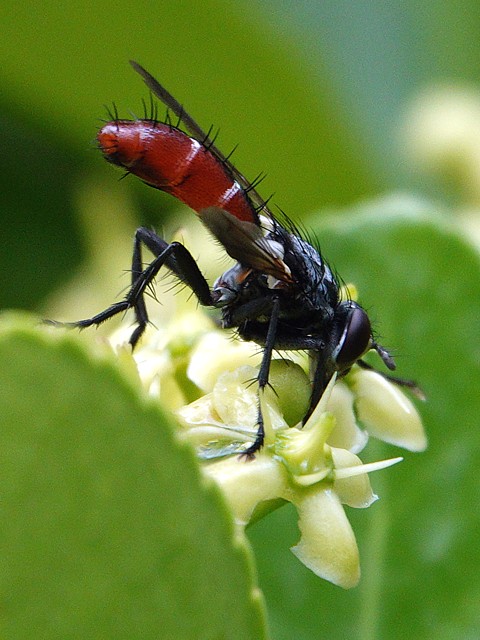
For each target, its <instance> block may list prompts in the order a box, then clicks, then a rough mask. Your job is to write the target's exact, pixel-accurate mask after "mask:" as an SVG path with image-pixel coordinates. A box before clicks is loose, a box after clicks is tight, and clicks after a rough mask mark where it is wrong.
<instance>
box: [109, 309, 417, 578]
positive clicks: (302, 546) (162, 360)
mask: <svg viewBox="0 0 480 640" xmlns="http://www.w3.org/2000/svg"><path fill="white" fill-rule="evenodd" d="M177 302H179V300H178V299H177ZM126 331H127V329H121V330H120V331H119V332H117V334H116V335H115V336H114V337H113V338H112V341H113V342H114V344H116V345H117V346H118V345H121V344H122V343H124V341H125V338H126V336H127V335H128V334H126V333H125V332H126ZM120 351H122V348H121V347H120ZM123 353H124V354H126V351H125V350H123ZM287 355H288V359H287V358H279V359H278V360H274V361H273V362H272V366H271V372H270V382H271V385H270V387H267V388H266V390H265V391H264V392H263V393H262V394H261V398H260V402H261V408H262V414H263V416H264V421H265V430H266V438H265V446H264V447H263V449H262V450H261V451H259V452H258V453H257V454H256V455H255V459H254V460H251V461H246V460H245V459H244V457H243V459H242V456H241V455H238V454H241V453H242V452H244V451H245V449H246V448H248V446H249V444H251V443H252V441H253V440H254V438H255V435H256V430H257V419H258V402H259V399H258V388H257V385H256V384H254V381H255V380H256V378H257V374H258V366H259V363H260V358H261V353H260V351H259V348H258V347H257V346H256V345H254V344H252V343H245V342H241V341H239V340H235V339H234V337H233V336H232V335H231V334H229V333H228V332H225V331H220V330H218V329H216V328H215V327H214V325H213V323H212V321H211V320H210V319H209V318H208V317H207V316H206V315H205V314H204V313H203V312H202V311H200V310H198V309H196V308H193V304H192V303H189V302H188V301H186V300H184V301H183V302H181V301H180V306H179V308H178V309H177V313H176V314H175V316H174V317H173V318H172V320H171V322H170V324H169V325H167V326H163V327H162V328H160V329H153V328H152V329H149V330H148V331H147V334H146V336H145V338H144V339H143V341H142V344H141V345H140V346H139V348H138V349H137V350H136V352H135V354H134V359H135V362H136V365H137V367H138V371H139V374H140V377H141V379H142V382H143V384H144V385H145V386H146V388H147V389H148V391H149V392H150V393H151V394H153V395H155V396H157V397H159V398H160V399H161V400H162V402H163V403H164V404H166V405H167V406H168V407H170V408H171V409H172V410H174V411H175V412H176V415H177V417H178V421H179V436H180V438H182V439H183V440H185V441H188V442H189V443H190V444H192V445H193V446H194V447H195V449H196V451H197V454H198V457H199V458H200V459H201V460H202V467H203V469H204V472H205V474H206V475H207V476H208V477H209V478H211V479H213V480H214V481H215V482H216V483H217V484H218V486H219V487H220V488H221V490H222V492H223V493H224V495H225V497H226V500H227V502H228V503H229V505H230V507H231V509H232V511H233V514H234V517H235V520H236V522H237V524H238V525H239V526H241V527H244V526H246V525H248V524H249V523H250V522H252V521H255V520H257V519H258V518H259V517H261V516H263V515H264V514H265V513H266V512H268V511H270V510H272V509H273V508H276V507H277V506H278V505H280V504H282V503H284V502H286V501H288V502H291V503H292V504H293V505H294V506H295V508H296V510H297V512H298V518H299V520H298V525H299V529H300V532H301V538H300V541H299V542H298V544H297V545H296V546H294V547H293V548H292V551H293V553H294V554H295V555H296V556H297V557H298V558H299V559H300V560H301V562H303V563H304V564H305V565H306V566H307V567H308V568H309V569H311V570H312V571H313V572H314V573H316V574H317V575H319V576H321V577H323V578H325V579H327V580H329V581H331V582H333V583H335V584H337V585H340V586H342V587H344V588H349V587H352V586H355V585H356V584H357V582H358V580H359V577H360V568H359V566H360V565H359V554H358V548H357V544H356V540H355V535H354V533H353V531H352V528H351V526H350V523H349V521H348V519H347V517H346V515H345V511H344V508H343V506H344V505H348V506H350V507H357V508H365V507H368V506H369V505H371V504H372V503H373V502H374V501H375V500H376V499H377V496H376V495H375V494H374V493H373V491H372V488H371V486H370V482H369V479H368V473H369V472H371V471H375V470H378V469H383V468H385V467H388V466H390V465H392V464H395V463H396V462H398V461H400V460H401V458H393V459H390V460H383V461H380V462H375V463H369V464H363V463H362V461H361V460H360V458H359V457H358V454H359V453H360V452H361V451H362V450H363V449H364V447H365V446H366V444H367V442H368V437H369V435H372V436H375V437H377V438H381V439H382V440H384V441H386V442H389V443H393V444H396V445H398V446H401V447H404V448H406V449H409V450H411V451H421V450H423V449H424V448H425V447H426V438H425V434H424V431H423V427H422V424H421V421H420V418H419V416H418V413H417V411H416V409H415V407H414V406H413V404H412V403H411V402H410V400H409V399H408V398H407V397H406V396H405V395H404V394H403V393H402V391H400V389H399V388H398V386H396V385H394V384H392V383H391V382H389V381H388V380H387V379H386V378H384V377H383V376H382V375H380V374H379V373H376V372H375V371H371V370H365V369H362V368H360V367H358V366H354V367H353V368H352V370H351V371H350V373H349V374H348V375H346V376H344V377H343V378H342V379H340V380H337V379H335V378H333V379H332V380H331V382H330V384H329V385H328V388H327V389H326V391H325V393H324V395H323V397H322V399H321V401H320V402H319V404H318V406H317V407H316V409H315V411H314V412H313V414H312V415H311V416H310V418H309V420H308V421H307V423H306V424H305V425H304V426H303V427H302V425H301V419H302V416H303V415H304V413H305V411H306V408H307V406H308V399H309V394H310V383H309V379H308V376H307V374H306V373H305V371H306V370H307V368H308V367H307V364H308V363H307V360H306V357H305V356H304V355H303V354H298V353H296V352H294V353H289V354H287ZM292 357H293V359H290V358H292ZM360 424H361V425H362V427H361V426H360Z"/></svg>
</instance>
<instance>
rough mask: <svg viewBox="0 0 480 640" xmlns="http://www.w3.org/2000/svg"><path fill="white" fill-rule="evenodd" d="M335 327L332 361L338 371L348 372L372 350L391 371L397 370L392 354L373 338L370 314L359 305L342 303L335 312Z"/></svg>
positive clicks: (350, 302)
mask: <svg viewBox="0 0 480 640" xmlns="http://www.w3.org/2000/svg"><path fill="white" fill-rule="evenodd" d="M335 325H336V331H334V332H333V345H332V347H333V350H332V360H333V363H334V365H335V368H336V370H337V371H339V372H340V373H342V372H346V371H348V370H349V369H350V367H352V366H353V365H354V364H355V363H356V362H357V361H358V360H360V358H361V357H362V356H363V355H365V353H366V352H367V351H369V350H370V349H375V351H376V352H377V353H378V355H379V356H380V358H381V359H382V360H383V362H384V363H385V365H386V366H387V367H388V368H389V369H390V370H393V369H395V362H394V360H393V358H392V356H391V355H390V353H389V352H388V351H387V350H386V349H385V348H384V347H382V346H381V345H379V344H378V343H377V342H376V341H375V339H374V338H373V334H372V326H371V324H370V319H369V317H368V314H367V312H366V311H365V309H363V308H362V307H361V306H360V305H359V304H358V303H356V302H354V301H353V300H346V301H343V302H340V304H339V305H338V307H337V309H336V311H335Z"/></svg>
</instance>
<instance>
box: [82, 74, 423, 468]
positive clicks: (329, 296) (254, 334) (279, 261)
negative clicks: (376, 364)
mask: <svg viewBox="0 0 480 640" xmlns="http://www.w3.org/2000/svg"><path fill="white" fill-rule="evenodd" d="M131 64H132V66H133V68H134V69H135V71H136V72H137V73H139V74H140V75H141V76H142V78H143V80H144V81H145V83H146V85H147V86H148V88H149V89H150V90H151V92H152V93H153V94H154V95H155V96H157V98H159V99H160V100H161V101H162V102H163V103H164V104H165V105H166V107H167V108H168V110H169V111H170V112H172V113H173V114H174V115H175V116H176V117H177V118H178V120H179V123H180V122H182V123H183V127H184V129H185V130H186V131H187V133H185V132H184V131H183V130H182V129H180V128H179V126H174V125H173V124H171V123H170V122H166V123H164V122H159V121H157V120H156V119H142V120H120V119H117V118H116V119H115V120H113V121H112V122H108V123H107V124H105V126H103V127H102V129H101V130H100V131H99V133H98V135H97V140H98V144H99V147H100V149H101V151H102V153H103V155H104V157H105V158H106V160H108V161H109V162H111V163H112V164H115V165H118V166H120V167H122V168H123V169H125V170H126V171H127V172H128V173H131V174H134V175H136V176H137V177H139V178H140V179H141V180H143V181H144V182H145V183H146V184H148V185H150V186H152V187H154V188H156V189H160V190H161V191H165V192H166V193H170V194H171V195H173V196H174V197H175V198H177V199H178V200H180V201H182V202H183V203H185V204H186V205H187V206H189V207H190V208H191V209H193V210H194V211H195V212H196V213H197V214H198V216H199V217H200V219H201V221H202V222H203V224H204V225H205V226H206V227H207V229H208V230H209V231H210V233H211V234H212V235H213V236H214V237H215V238H216V239H217V240H218V241H219V242H220V243H221V244H222V245H223V247H224V248H225V251H226V252H227V253H228V255H229V256H230V257H232V258H233V259H234V260H235V261H236V264H235V265H234V266H233V267H231V268H230V269H228V270H227V271H226V272H225V273H224V274H223V275H221V276H220V277H219V278H218V279H217V280H216V281H215V282H214V284H213V286H212V287H210V286H209V284H208V282H207V281H206V279H205V277H204V276H203V274H202V273H201V271H200V269H199V267H198V265H197V263H196V261H195V259H194V258H193V256H192V255H191V253H190V252H189V251H188V250H187V249H186V248H185V247H184V246H183V245H182V244H181V243H179V242H171V243H169V242H166V241H165V240H164V239H163V238H161V237H160V236H158V235H157V234H156V233H155V232H154V231H152V230H150V229H147V228H145V227H140V228H139V229H137V231H136V232H135V241H134V249H133V256H132V269H131V286H130V288H129V290H128V293H127V294H126V296H125V298H124V299H123V300H121V301H119V302H116V303H114V304H112V305H111V306H110V307H108V308H107V309H105V310H104V311H102V312H101V313H99V314H97V315H95V316H93V317H92V318H88V319H86V320H80V321H78V322H74V323H71V325H73V326H75V327H79V328H84V327H90V326H92V325H99V324H101V323H102V322H104V321H105V320H108V319H109V318H111V317H113V316H115V315H117V314H119V313H124V312H125V311H127V310H128V309H133V310H134V313H135V320H136V327H135V329H134V330H133V332H132V334H131V336H130V344H131V345H132V347H133V348H135V346H136V344H137V343H138V341H139V339H140V337H141V336H142V334H143V332H144V331H145V328H146V326H147V324H148V322H149V318H148V313H147V308H146V305H145V291H146V289H147V288H148V287H149V286H150V285H151V284H152V283H153V281H154V279H155V277H156V275H157V274H158V272H159V270H160V269H161V268H162V267H166V268H167V269H169V270H170V271H171V272H172V273H173V274H174V275H175V276H176V277H177V278H178V279H179V280H180V281H182V282H183V283H184V284H186V285H188V286H189V287H190V289H191V290H192V291H193V293H194V294H195V295H196V297H197V298H198V300H199V302H200V304H202V305H204V306H207V307H214V308H217V309H220V310H221V313H222V324H223V327H224V328H227V329H229V328H233V329H236V331H237V332H238V334H239V336H240V337H241V338H242V339H243V340H247V341H253V342H255V343H257V344H258V345H260V346H261V347H262V348H263V355H262V360H261V364H260V368H259V373H258V388H259V393H260V391H261V390H263V389H264V388H265V386H266V385H267V384H268V380H269V371H270V363H271V360H272V354H273V351H274V350H277V349H280V350H287V351H288V350H292V351H296V350H304V351H307V352H308V353H309V356H310V362H311V377H312V392H311V398H310V404H309V408H308V411H307V414H306V416H305V418H304V421H305V420H306V419H307V418H308V417H309V416H310V414H311V413H312V411H313V409H314V408H315V406H316V405H317V403H318V401H319V400H320V398H321V396H322V394H323V392H324V390H325V388H326V386H327V384H328V382H329V380H330V378H331V377H332V375H333V374H334V373H337V374H338V375H340V376H342V375H344V374H346V373H347V372H348V371H349V370H350V368H351V367H352V366H353V365H354V364H355V363H358V364H359V365H360V366H363V367H366V368H369V365H367V364H366V363H365V362H364V361H363V360H362V357H363V356H364V355H365V354H366V352H367V351H369V350H371V349H373V350H375V351H376V352H377V354H378V355H379V356H380V358H381V360H382V361H383V362H384V364H385V365H386V366H387V368H388V369H390V370H393V369H395V363H394V360H393V357H392V355H391V354H390V353H389V352H388V351H387V350H386V349H385V348H384V347H382V346H381V345H380V344H378V342H377V341H376V340H375V338H374V335H373V332H372V327H371V324H370V320H369V317H368V315H367V312H366V311H365V309H363V308H362V307H361V306H360V305H359V304H358V303H357V302H354V301H353V300H342V299H341V298H340V293H339V290H340V285H339V282H338V280H337V278H336V276H335V274H334V273H333V272H332V270H331V269H330V267H329V266H328V264H327V262H326V261H325V259H324V258H323V256H322V255H321V253H320V251H319V250H317V249H316V248H314V247H313V246H312V245H311V244H310V243H309V242H307V241H306V240H304V239H303V238H302V237H301V235H300V233H299V232H298V230H296V229H295V227H294V226H293V225H292V224H291V223H289V222H288V221H286V222H285V221H283V220H282V222H280V221H279V220H278V219H276V218H275V216H274V215H273V214H272V212H271V211H270V210H269V208H268V206H267V203H266V202H265V201H264V200H263V199H262V198H261V197H260V195H259V194H258V192H257V190H256V188H255V185H254V184H252V183H250V182H249V181H248V180H247V179H246V178H245V177H244V176H243V175H242V174H241V173H240V172H239V171H238V170H237V169H236V167H235V166H234V165H233V164H232V163H231V161H230V160H229V158H228V157H227V156H225V155H224V154H223V153H222V152H221V151H220V150H219V149H218V148H217V147H216V145H215V143H214V140H213V139H212V138H211V137H210V133H205V132H204V131H203V130H202V129H201V128H200V126H199V125H198V124H197V123H196V122H195V121H194V120H193V118H191V117H190V116H189V115H188V113H186V112H185V111H184V109H183V107H182V106H181V104H180V103H179V102H178V101H177V100H176V99H175V98H174V97H173V96H172V95H171V94H170V93H169V92H168V91H167V90H166V89H165V88H164V87H163V86H162V85H161V84H160V83H159V82H157V80H155V78H153V76H151V75H150V74H149V73H148V72H147V71H146V70H145V69H144V68H143V67H141V66H140V65H139V64H138V63H136V62H131ZM143 246H145V247H147V248H148V250H149V251H150V252H151V253H152V254H153V255H154V256H155V258H154V259H153V260H152V262H150V263H149V264H148V265H147V266H146V267H144V266H143V262H142V247H143ZM387 377H388V376H387ZM390 379H392V380H393V381H394V382H397V383H399V384H403V385H405V386H409V387H411V388H413V389H414V390H415V388H416V387H415V385H414V383H412V382H410V381H403V380H400V379H398V378H393V377H391V376H390ZM264 438H265V432H264V421H263V416H262V412H261V409H260V403H259V409H258V423H257V433H256V437H255V440H254V442H253V443H252V444H251V445H250V446H249V447H248V449H247V450H246V451H245V455H246V456H247V457H249V458H251V457H253V456H254V454H255V452H256V451H258V450H259V449H260V448H261V447H262V445H263V443H264Z"/></svg>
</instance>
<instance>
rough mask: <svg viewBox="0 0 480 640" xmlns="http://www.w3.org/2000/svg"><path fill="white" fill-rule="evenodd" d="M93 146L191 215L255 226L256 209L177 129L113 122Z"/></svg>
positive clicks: (202, 148) (204, 150) (214, 162)
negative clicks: (213, 212) (208, 212)
mask: <svg viewBox="0 0 480 640" xmlns="http://www.w3.org/2000/svg"><path fill="white" fill-rule="evenodd" d="M97 140H98V143H99V145H100V148H101V150H102V152H103V154H104V156H105V158H106V159H107V160H109V161H110V162H112V163H113V164H117V165H119V166H121V167H124V168H125V169H127V171H129V172H130V173H133V174H134V175H136V176H138V177H139V178H141V179H142V180H144V181H145V182H146V183H148V184H149V185H151V186H152V187H155V188H157V189H160V190H161V191H165V192H167V193H170V194H171V195H173V196H175V198H178V199H179V200H181V201H182V202H184V203H185V204H186V205H188V206H189V207H191V208H192V209H194V210H195V211H201V210H202V209H206V208H207V207H220V208H221V209H225V210H226V211H228V212H229V213H231V214H232V215H234V216H235V217H236V218H238V219H239V220H244V221H246V222H253V223H257V214H256V211H255V208H254V207H253V205H252V203H251V202H250V201H249V200H248V198H247V197H246V195H245V192H244V191H243V189H242V188H241V187H240V185H239V184H238V183H237V182H236V181H235V180H234V178H233V177H232V176H231V175H230V173H229V171H228V170H227V168H226V167H225V166H224V164H223V163H222V162H221V160H219V159H218V158H217V157H216V156H215V155H214V154H213V153H212V152H211V151H209V149H208V148H207V147H205V146H203V145H202V144H201V143H200V142H198V141H197V140H195V139H194V138H190V137H189V136H188V135H187V134H185V133H184V132H183V131H181V130H180V129H177V128H175V127H172V126H170V125H168V124H163V123H161V122H153V121H152V120H135V121H132V120H118V121H116V122H109V123H108V124H106V125H105V126H104V127H102V129H100V131H99V132H98V135H97Z"/></svg>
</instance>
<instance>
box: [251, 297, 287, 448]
mask: <svg viewBox="0 0 480 640" xmlns="http://www.w3.org/2000/svg"><path fill="white" fill-rule="evenodd" d="M271 303H272V307H271V315H270V320H269V323H268V331H267V337H266V339H265V346H264V349H263V355H262V362H261V364H260V370H259V372H258V394H259V398H258V418H257V434H256V436H255V440H254V441H253V444H251V445H250V446H249V447H248V449H247V450H246V451H245V453H243V454H242V455H244V456H246V457H247V458H248V459H250V460H251V459H252V458H254V457H255V452H256V451H258V450H259V449H261V448H262V447H263V443H264V441H265V424H264V420H263V414H262V406H261V403H260V395H261V394H262V393H263V390H264V389H265V387H266V386H267V384H268V378H269V374H270V364H271V362H272V353H273V349H274V347H275V341H276V337H277V327H278V316H279V313H280V300H279V299H278V298H276V297H275V298H272V300H271Z"/></svg>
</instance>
